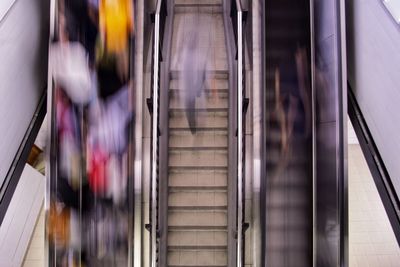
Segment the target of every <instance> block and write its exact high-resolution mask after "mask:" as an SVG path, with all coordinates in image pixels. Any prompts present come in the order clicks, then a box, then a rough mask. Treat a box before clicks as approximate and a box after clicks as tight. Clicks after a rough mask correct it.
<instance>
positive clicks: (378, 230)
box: [348, 145, 400, 267]
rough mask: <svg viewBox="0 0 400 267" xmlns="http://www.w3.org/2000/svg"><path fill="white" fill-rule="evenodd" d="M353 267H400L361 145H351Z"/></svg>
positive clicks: (350, 224)
mask: <svg viewBox="0 0 400 267" xmlns="http://www.w3.org/2000/svg"><path fill="white" fill-rule="evenodd" d="M348 169H349V247H350V257H349V258H350V259H349V260H350V264H349V266H350V267H398V266H400V249H399V246H398V244H397V242H396V239H395V236H394V233H393V230H392V228H391V226H390V223H389V219H388V217H387V215H386V213H385V209H384V207H383V204H382V202H381V199H380V197H379V194H378V191H377V189H376V186H375V184H374V181H373V178H372V176H371V174H370V172H369V169H368V166H367V163H366V161H365V159H364V156H363V154H362V151H361V148H360V146H359V145H349V164H348Z"/></svg>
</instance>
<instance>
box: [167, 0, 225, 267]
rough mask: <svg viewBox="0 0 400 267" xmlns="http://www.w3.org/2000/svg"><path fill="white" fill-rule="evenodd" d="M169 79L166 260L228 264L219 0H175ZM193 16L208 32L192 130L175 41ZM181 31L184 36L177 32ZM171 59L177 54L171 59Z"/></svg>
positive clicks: (172, 263)
mask: <svg viewBox="0 0 400 267" xmlns="http://www.w3.org/2000/svg"><path fill="white" fill-rule="evenodd" d="M174 8H175V10H174V11H175V14H174V24H173V25H174V26H173V32H172V40H173V41H172V50H171V57H172V59H173V60H172V63H171V67H170V82H169V141H168V157H169V159H168V236H167V249H168V252H167V265H168V266H170V267H177V266H186V267H187V266H208V267H216V266H227V262H228V252H227V225H228V216H227V208H228V202H227V195H228V194H227V192H228V186H227V185H228V181H227V178H228V176H227V173H228V100H229V98H228V97H229V95H228V68H227V55H226V51H225V50H226V48H225V37H224V28H223V17H222V13H221V12H222V1H221V0H219V1H212V0H211V1H210V0H207V1H183V0H176V1H175V7H174ZM194 16H197V19H198V18H200V21H203V22H204V23H202V24H203V26H204V25H206V26H205V27H207V31H209V32H210V33H211V39H210V40H211V41H210V44H211V49H209V55H208V59H207V67H206V69H207V72H206V82H205V88H204V90H203V92H202V93H201V95H200V96H199V97H197V98H196V107H195V109H194V110H192V112H194V113H195V117H196V130H195V132H194V133H192V132H191V130H190V128H189V125H188V120H187V116H186V112H187V110H186V105H185V101H184V99H185V94H186V93H187V88H181V87H182V83H181V82H180V79H181V78H182V75H183V73H182V66H181V62H180V61H179V53H180V52H181V49H180V44H181V40H182V38H183V39H184V38H185V36H184V35H185V33H186V32H188V31H190V30H191V29H186V28H185V27H187V25H188V24H187V23H186V22H187V21H188V20H192V19H193V17H194ZM179 34H183V36H179ZM174 59H177V60H175V61H174Z"/></svg>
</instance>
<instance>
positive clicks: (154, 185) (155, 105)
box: [150, 0, 166, 267]
mask: <svg viewBox="0 0 400 267" xmlns="http://www.w3.org/2000/svg"><path fill="white" fill-rule="evenodd" d="M164 6H165V5H164ZM164 6H163V1H162V0H158V2H157V8H156V13H155V19H154V47H153V85H152V123H151V125H152V133H151V142H152V151H151V194H150V227H151V229H150V238H151V240H150V246H151V248H150V251H151V259H150V261H151V266H152V267H155V266H157V258H158V234H157V233H158V199H159V198H158V194H159V190H158V178H159V174H158V163H159V157H158V154H159V149H158V147H159V143H160V142H159V123H160V118H159V115H160V114H159V113H160V108H159V103H160V100H159V95H160V62H161V60H162V59H161V58H160V43H161V38H162V37H161V35H162V30H161V21H164V20H163V18H162V17H163V16H166V13H165V12H162V10H163V9H162V7H164Z"/></svg>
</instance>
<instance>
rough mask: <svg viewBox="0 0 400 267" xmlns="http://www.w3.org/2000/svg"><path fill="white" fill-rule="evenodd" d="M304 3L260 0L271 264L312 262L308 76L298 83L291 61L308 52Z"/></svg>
mask: <svg viewBox="0 0 400 267" xmlns="http://www.w3.org/2000/svg"><path fill="white" fill-rule="evenodd" d="M308 5H309V1H282V0H279V1H278V0H270V1H267V2H266V10H267V13H266V64H267V65H266V77H267V86H266V87H267V90H266V109H267V113H266V125H267V126H266V127H267V133H266V145H267V147H266V151H267V156H266V171H267V178H266V179H267V180H266V211H265V212H266V214H267V217H266V226H265V227H266V233H267V235H266V259H267V263H268V266H274V267H275V266H276V267H283V266H304V267H305V266H312V238H313V237H312V224H313V222H312V209H313V202H312V201H313V199H312V188H313V184H312V138H311V128H310V127H311V124H310V121H309V120H308V118H307V116H310V117H311V114H310V113H309V112H310V110H311V102H307V100H306V98H308V99H310V92H311V88H310V82H309V81H310V79H311V77H310V73H308V74H305V75H304V76H305V77H304V79H305V80H306V81H305V83H304V84H303V86H301V81H300V77H301V76H300V75H299V73H298V64H299V62H298V61H296V60H297V58H296V57H297V56H299V53H300V51H302V49H304V51H307V52H306V55H307V56H308V58H310V32H309V31H310V26H309V20H310V18H309V16H310V15H309V7H308ZM307 64H308V63H307ZM307 67H308V66H307ZM302 87H303V88H302ZM307 112H308V113H307Z"/></svg>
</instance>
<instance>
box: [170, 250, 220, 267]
mask: <svg viewBox="0 0 400 267" xmlns="http://www.w3.org/2000/svg"><path fill="white" fill-rule="evenodd" d="M227 261H228V253H227V251H226V249H212V250H210V249H209V250H207V249H185V250H183V249H181V250H170V251H168V266H176V267H178V266H180V267H183V266H184V267H222V266H227Z"/></svg>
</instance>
